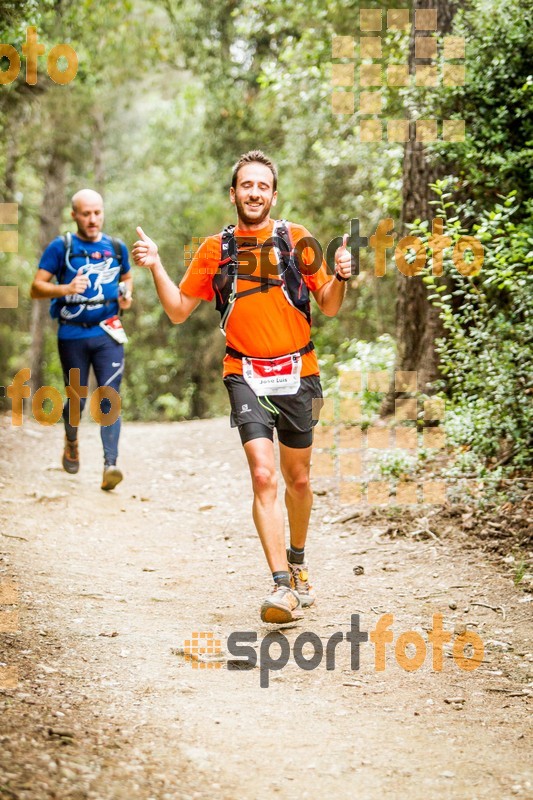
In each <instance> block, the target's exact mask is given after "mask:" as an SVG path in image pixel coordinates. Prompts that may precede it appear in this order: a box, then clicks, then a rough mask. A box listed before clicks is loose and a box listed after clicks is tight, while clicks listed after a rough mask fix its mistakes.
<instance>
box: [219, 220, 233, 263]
mask: <svg viewBox="0 0 533 800" xmlns="http://www.w3.org/2000/svg"><path fill="white" fill-rule="evenodd" d="M231 262H233V263H234V264H236V263H237V242H236V241H235V225H226V227H225V228H224V230H223V231H222V234H221V236H220V261H219V264H218V266H219V267H223V266H225V265H226V264H229V263H231Z"/></svg>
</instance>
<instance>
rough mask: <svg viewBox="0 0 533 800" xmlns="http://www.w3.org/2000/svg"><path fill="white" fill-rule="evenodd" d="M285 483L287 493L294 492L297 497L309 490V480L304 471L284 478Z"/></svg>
mask: <svg viewBox="0 0 533 800" xmlns="http://www.w3.org/2000/svg"><path fill="white" fill-rule="evenodd" d="M285 485H286V487H287V491H288V492H289V494H294V495H296V496H298V497H303V496H305V495H306V494H308V493H309V492H310V491H311V480H310V477H309V475H308V474H307V473H305V472H303V473H299V474H297V475H295V476H294V477H288V478H286V479H285Z"/></svg>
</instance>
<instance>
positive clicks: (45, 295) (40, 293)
mask: <svg viewBox="0 0 533 800" xmlns="http://www.w3.org/2000/svg"><path fill="white" fill-rule="evenodd" d="M67 294H69V286H68V284H66V283H50V281H40V280H36V281H34V282H33V283H32V285H31V289H30V297H31V298H32V299H33V300H51V299H52V298H54V297H65V296H66V295H67Z"/></svg>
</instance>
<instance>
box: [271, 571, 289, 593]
mask: <svg viewBox="0 0 533 800" xmlns="http://www.w3.org/2000/svg"><path fill="white" fill-rule="evenodd" d="M272 577H273V578H274V583H276V584H277V585H278V586H287V587H288V588H289V589H290V588H291V577H290V575H289V573H288V572H285V571H284V570H282V571H280V572H273V573H272Z"/></svg>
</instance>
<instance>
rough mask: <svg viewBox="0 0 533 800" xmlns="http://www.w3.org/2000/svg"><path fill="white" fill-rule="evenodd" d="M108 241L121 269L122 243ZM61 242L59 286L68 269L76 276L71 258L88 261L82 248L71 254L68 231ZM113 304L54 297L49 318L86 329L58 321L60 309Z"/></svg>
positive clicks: (87, 299)
mask: <svg viewBox="0 0 533 800" xmlns="http://www.w3.org/2000/svg"><path fill="white" fill-rule="evenodd" d="M110 239H111V243H112V245H113V251H114V258H115V260H116V262H117V263H118V266H119V267H122V248H121V245H122V244H123V243H122V242H121V240H120V239H115V238H114V237H110ZM61 241H62V242H63V245H64V247H65V255H64V258H63V263H62V265H61V268H60V270H59V272H58V274H57V282H58V283H60V284H61V283H63V282H64V281H65V278H66V275H67V270H68V269H70V270H71V271H73V273H74V274H76V272H77V269H76V267H74V266H73V264H72V262H71V260H70V259H71V257H72V258H76V257H80V256H82V257H84V258H85V260H86V262H87V263H88V259H89V255H88V253H87V251H86V250H84V249H83V248H80V250H79V251H76V252H74V253H73V252H72V251H73V247H72V234H71V233H70V231H69V232H68V233H65V234H64V235H63V236H62V237H61ZM114 302H115V298H114V299H111V300H106V301H105V302H103V303H102V301H101V300H98V301H96V302H95V301H94V300H91V299H90V298H80V297H78V298H77V299H76V300H67V299H65V298H64V297H54V298H52V300H51V301H50V316H51V317H52V318H53V319H59V321H60V322H61V323H62V324H70V325H81V326H82V327H86V328H87V327H91V326H90V325H87V324H86V323H82V322H74V321H71V322H67V321H66V320H61V319H60V313H61V309H62V308H63V306H70V305H72V306H79V305H84V306H87V307H90V306H92V305H103V306H109V305H111V304H112V303H114Z"/></svg>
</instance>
